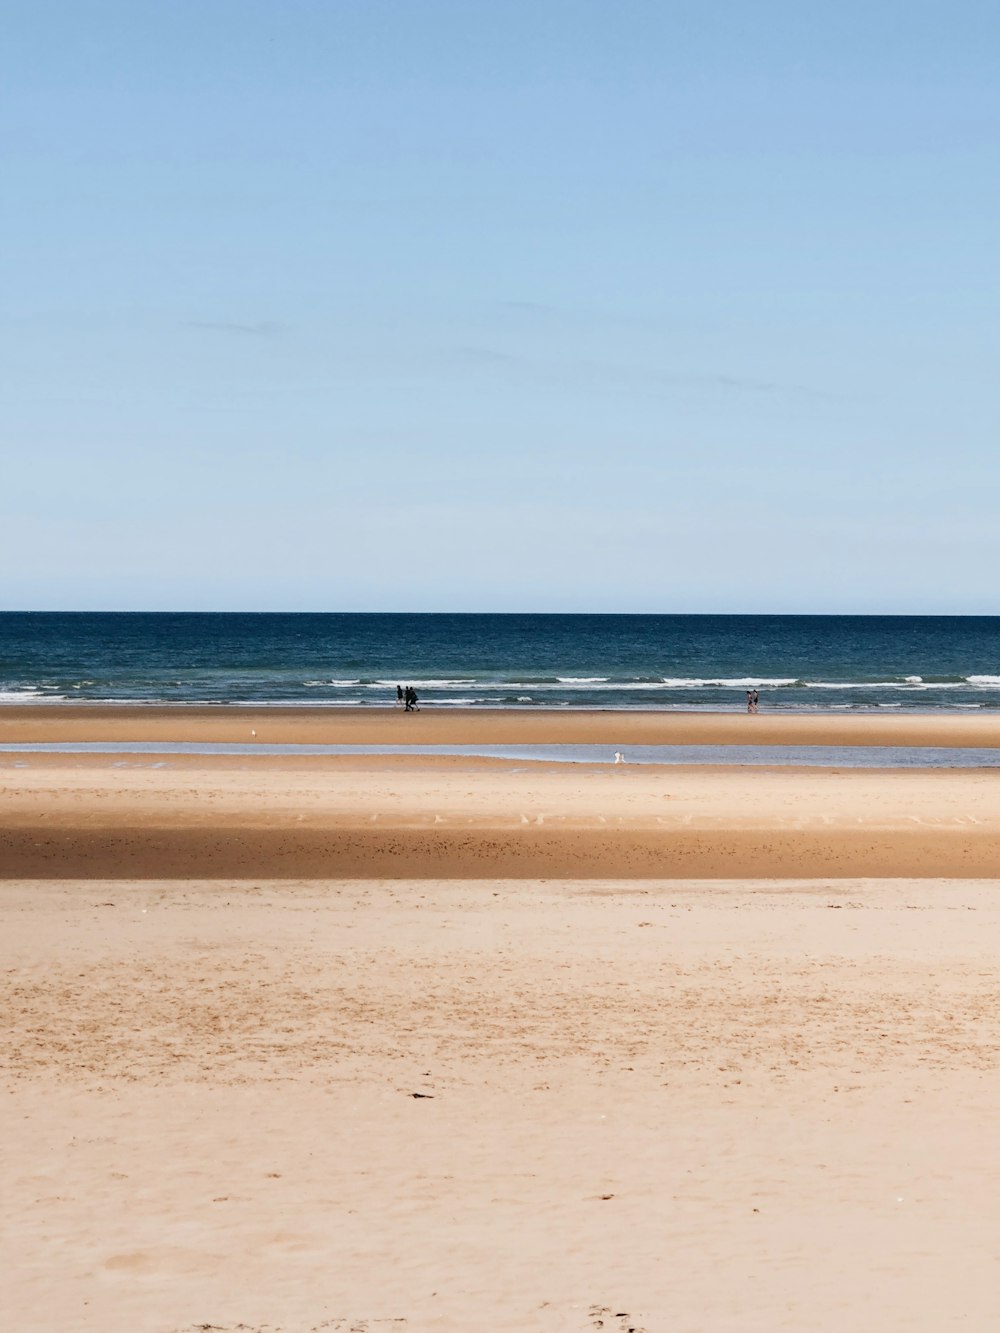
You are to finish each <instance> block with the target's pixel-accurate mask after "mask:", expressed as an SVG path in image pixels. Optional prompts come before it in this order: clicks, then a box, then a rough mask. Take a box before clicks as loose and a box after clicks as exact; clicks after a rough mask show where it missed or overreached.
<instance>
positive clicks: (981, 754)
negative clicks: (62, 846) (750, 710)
mask: <svg viewBox="0 0 1000 1333" xmlns="http://www.w3.org/2000/svg"><path fill="white" fill-rule="evenodd" d="M33 754H36V755H37V754H80V755H82V754H102V755H118V756H136V757H138V756H146V757H160V756H169V755H174V756H178V755H235V756H248V757H249V756H260V755H284V756H292V757H301V758H308V757H309V756H319V755H342V756H364V755H404V756H411V755H438V756H459V757H467V758H478V759H502V760H509V761H511V762H515V763H530V762H532V761H534V762H536V763H539V762H541V763H576V764H613V763H614V762H615V751H614V750H613V749H612V748H611V747H610V746H607V745H265V744H261V745H258V744H250V745H243V744H238V743H228V742H214V743H205V742H197V743H195V742H186V741H79V742H67V743H64V742H57V741H51V742H49V741H40V742H21V743H11V744H0V756H4V755H10V756H15V757H18V756H25V755H33ZM624 759H625V762H626V763H627V764H647V765H648V764H667V765H680V764H726V765H733V764H736V765H748V766H755V767H772V766H774V767H786V766H787V767H800V768H1000V750H991V749H959V748H943V747H942V748H936V747H931V746H894V745H634V746H630V747H629V748H628V749H627V750H626V751H624ZM0 762H2V761H0Z"/></svg>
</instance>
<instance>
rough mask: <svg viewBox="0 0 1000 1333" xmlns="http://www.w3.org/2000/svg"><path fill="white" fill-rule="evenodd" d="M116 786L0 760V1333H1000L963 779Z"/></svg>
mask: <svg viewBox="0 0 1000 1333" xmlns="http://www.w3.org/2000/svg"><path fill="white" fill-rule="evenodd" d="M18 711H21V712H26V711H28V710H18ZM45 711H46V713H51V712H52V710H45ZM78 711H79V713H80V714H84V713H86V714H87V716H88V717H89V716H91V713H90V711H89V710H78ZM161 715H162V716H167V710H161V712H160V713H156V714H155V715H154V714H153V713H151V714H150V715H149V716H150V717H153V716H157V717H158V716H161ZM39 716H41V714H39ZM76 716H77V710H74V713H73V715H72V716H70V717H68V720H67V726H66V728H65V734H69V733H70V732H72V731H73V729H74V728H75V727H77V725H78V723H77V721H76V720H75V718H76ZM171 716H173V718H174V730H173V732H170V731H169V729H168V730H167V731H165V732H161V733H159V734H160V735H161V737H162V738H167V737H168V736H172V737H175V738H176V737H177V736H178V734H179V733H181V732H183V731H185V729H186V728H188V727H189V726H193V727H194V729H195V730H197V729H198V728H199V727H201V726H202V721H201V715H197V716H194V717H189V716H188V715H187V714H183V713H174V714H172V715H171ZM42 720H43V721H44V722H45V725H46V726H48V725H49V723H48V721H46V720H45V718H43V719H42ZM420 720H421V721H422V720H423V719H422V718H421V719H420ZM749 720H750V721H756V720H760V719H749ZM209 721H210V724H211V726H213V727H214V726H216V725H217V722H216V720H215V719H214V717H213V718H212V719H210V720H209ZM389 721H390V720H389V719H385V718H384V719H382V722H383V723H384V724H388V723H389ZM391 721H392V722H393V723H396V722H400V721H402V719H399V718H395V719H392V720H391ZM406 721H409V719H406ZM230 722H231V719H230V721H227V722H225V725H227V726H228V725H230ZM300 722H301V719H299V720H298V721H296V725H299V723H300ZM459 723H461V725H462V726H464V727H465V728H466V732H465V733H464V734H465V735H468V734H469V728H470V727H471V722H470V720H469V719H464V720H463V719H459ZM731 723H732V719H730V720H729V722H728V723H727V725H730V724H731ZM18 725H20V724H18ZM32 725H35V724H34V723H32ZM80 725H85V726H88V727H89V726H90V725H91V723H90V722H88V721H86V720H85V721H84V723H81V724H80ZM123 725H128V726H132V725H139V724H138V723H135V720H134V718H132V719H131V720H129V719H126V722H125V723H123ZM143 725H145V724H143ZM158 725H159V724H158ZM205 725H209V722H206V723H205ZM240 725H241V726H242V725H243V722H242V721H241V722H240ZM317 725H320V726H325V725H326V723H325V722H324V721H323V720H322V719H320V720H319V723H318V724H317ZM359 725H360V723H359ZM366 725H367V723H366ZM456 725H458V724H457V723H456ZM595 725H597V724H595ZM699 725H700V720H699ZM473 730H474V728H473ZM970 734H971V733H970ZM977 734H978V733H977ZM49 735H50V737H52V738H54V734H53V733H52V732H50V733H49ZM315 737H316V729H315V726H314V727H313V729H312V730H311V731H310V730H309V729H308V728H307V729H306V730H305V731H304V732H302V733H301V734H300V736H299V739H315ZM94 738H95V739H108V738H109V737H108V736H107V734H104V735H102V736H95V737H94ZM578 738H579V737H571V739H578ZM8 739H10V737H9V736H8ZM223 739H225V738H224V737H223ZM810 739H811V740H815V737H811V738H810ZM914 743H915V742H914ZM920 743H926V742H925V741H924V740H923V739H921V741H920ZM941 743H948V744H953V743H955V742H954V740H952V739H949V740H948V741H947V742H941ZM961 743H963V744H969V743H972V742H970V741H969V740H968V739H966V740H964V741H962V742H961ZM156 764H157V765H158V766H154V764H153V761H152V760H151V759H150V758H148V757H141V756H132V757H129V758H127V759H121V760H111V759H109V758H107V757H96V758H95V757H65V756H63V757H52V756H37V755H30V756H18V757H14V756H11V755H6V756H0V999H2V1013H3V1016H4V1022H3V1028H2V1034H0V1080H2V1082H0V1091H2V1102H0V1105H2V1108H3V1133H2V1135H0V1181H2V1184H3V1207H2V1210H0V1245H2V1250H0V1252H2V1254H3V1258H4V1267H3V1273H2V1274H0V1329H3V1330H6V1329H10V1330H12V1331H13V1330H16V1333H195V1330H201V1333H223V1331H224V1333H237V1330H239V1333H318V1331H319V1330H336V1331H337V1333H469V1331H470V1330H471V1331H476V1330H510V1331H511V1333H591V1330H604V1331H605V1333H608V1331H609V1330H610V1331H611V1333H626V1330H630V1329H631V1330H635V1333H771V1330H778V1329H787V1330H824V1331H825V1333H826V1331H828V1333H841V1331H842V1330H855V1329H857V1330H864V1331H867V1330H871V1331H872V1333H885V1331H888V1333H893V1331H898V1333H941V1331H942V1330H952V1329H954V1330H958V1329H961V1330H976V1331H977V1333H978V1331H980V1330H981V1331H982V1333H987V1331H992V1330H995V1329H997V1328H1000V1280H998V1273H1000V1137H998V1135H997V1132H996V1119H997V1106H998V1105H1000V966H998V963H997V940H998V939H1000V800H998V795H1000V788H998V784H1000V774H998V773H995V772H991V771H987V770H969V771H950V772H949V771H934V772H932V771H919V770H915V771H896V772H873V771H849V770H843V771H837V770H818V769H781V770H779V769H771V770H767V769H739V768H714V769H708V768H680V769H666V768H641V769H640V768H637V767H630V766H625V767H620V768H613V767H607V766H605V767H598V766H586V765H584V766H575V765H573V766H566V765H561V766H560V765H545V764H512V763H499V762H489V761H474V760H464V759H417V758H402V759H396V758H384V759H367V760H363V759H357V758H353V759H336V758H322V759H316V760H308V761H307V760H305V759H303V758H284V759H279V758H273V759H265V758H261V757H255V758H252V759H245V758H216V759H209V758H205V759H202V758H187V759H180V758H170V759H169V760H156Z"/></svg>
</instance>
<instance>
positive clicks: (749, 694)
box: [747, 690, 753, 713]
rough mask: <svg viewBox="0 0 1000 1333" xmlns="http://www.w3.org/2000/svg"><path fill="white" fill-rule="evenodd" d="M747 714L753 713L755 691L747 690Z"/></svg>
mask: <svg viewBox="0 0 1000 1333" xmlns="http://www.w3.org/2000/svg"><path fill="white" fill-rule="evenodd" d="M747 712H748V713H752V712H753V690H747Z"/></svg>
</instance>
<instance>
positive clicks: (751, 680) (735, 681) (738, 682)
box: [661, 676, 799, 690]
mask: <svg viewBox="0 0 1000 1333" xmlns="http://www.w3.org/2000/svg"><path fill="white" fill-rule="evenodd" d="M798 683H799V682H798V680H797V679H796V677H795V676H772V677H768V676H716V677H704V678H703V677H699V676H664V677H663V679H662V681H661V684H663V685H666V686H667V687H668V688H669V689H672V690H701V689H705V688H715V689H724V690H749V689H753V688H754V687H756V688H757V689H781V688H782V686H786V685H798Z"/></svg>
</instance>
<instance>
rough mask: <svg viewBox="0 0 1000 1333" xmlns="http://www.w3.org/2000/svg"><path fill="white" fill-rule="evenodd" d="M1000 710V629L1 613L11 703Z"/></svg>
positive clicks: (1, 697)
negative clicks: (754, 702)
mask: <svg viewBox="0 0 1000 1333" xmlns="http://www.w3.org/2000/svg"><path fill="white" fill-rule="evenodd" d="M397 684H403V685H407V684H411V685H413V686H414V687H415V688H416V689H417V692H418V694H419V695H420V698H421V703H422V705H424V706H433V707H436V708H453V707H466V708H477V707H489V708H539V707H546V708H553V707H554V708H570V709H571V708H599V709H633V708H642V709H648V708H657V709H713V710H718V709H722V710H726V709H731V710H740V709H743V708H745V706H746V690H747V689H748V688H757V689H758V690H759V692H760V695H761V704H762V707H763V708H766V709H781V710H783V711H792V712H798V711H838V710H839V711H849V710H874V709H890V710H891V709H897V710H899V709H901V710H914V709H919V710H931V711H940V710H952V709H966V710H976V709H992V708H997V707H1000V618H998V617H948V616H670V615H663V616H615V615H383V614H372V615H341V614H329V615H319V614H303V615H293V614H274V615H262V614H244V613H225V614H222V613H220V614H215V613H203V614H194V613H190V614H188V613H177V614H173V613H162V614H140V613H121V614H115V613H84V612H80V613H65V614H64V613H27V612H6V613H0V703H4V702H6V703H24V702H45V701H49V702H59V701H64V702H80V701H95V702H99V701H105V702H111V701H122V702H126V701H127V702H136V703H177V704H184V703H214V704H227V703H256V704H293V705H294V704H301V705H327V706H331V707H344V706H352V707H358V706H361V707H365V706H378V707H384V706H385V705H387V704H389V703H391V702H393V701H394V699H395V687H396V685H397Z"/></svg>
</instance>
